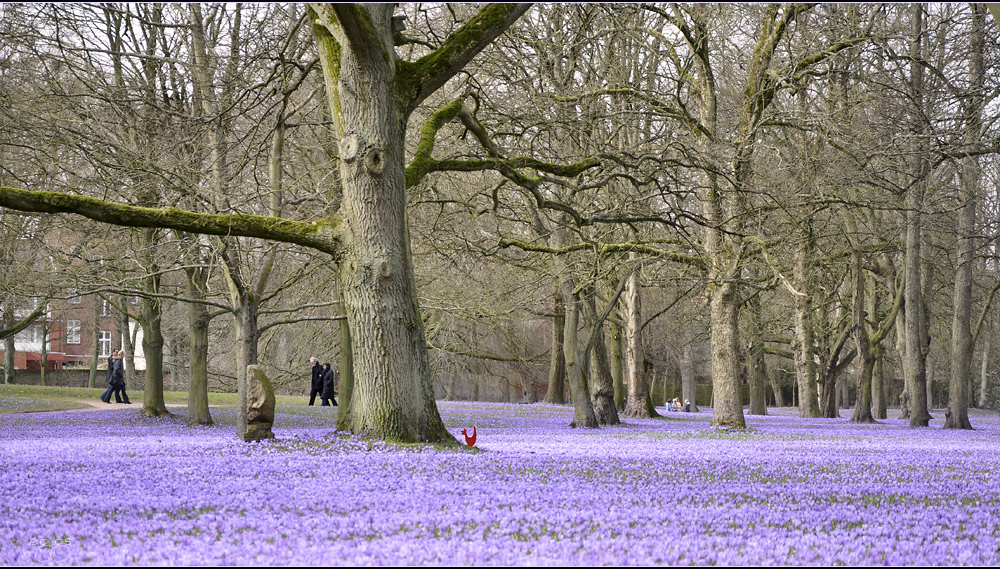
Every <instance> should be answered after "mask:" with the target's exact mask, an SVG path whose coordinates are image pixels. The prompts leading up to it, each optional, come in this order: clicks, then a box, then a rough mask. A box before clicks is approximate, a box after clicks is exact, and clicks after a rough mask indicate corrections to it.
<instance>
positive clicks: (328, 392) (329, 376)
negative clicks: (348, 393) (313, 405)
mask: <svg viewBox="0 0 1000 569" xmlns="http://www.w3.org/2000/svg"><path fill="white" fill-rule="evenodd" d="M334 380H335V377H334V375H333V369H332V368H331V367H330V363H329V362H327V363H325V364H323V393H321V394H320V398H321V399H322V400H323V407H329V406H330V400H331V399H332V400H333V406H334V407H336V406H337V400H336V399H334V397H333V396H334V392H333V388H334Z"/></svg>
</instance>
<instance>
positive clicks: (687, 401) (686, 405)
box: [684, 399, 691, 413]
mask: <svg viewBox="0 0 1000 569" xmlns="http://www.w3.org/2000/svg"><path fill="white" fill-rule="evenodd" d="M684 412H685V413H690V412H691V400H690V399H685V400H684Z"/></svg>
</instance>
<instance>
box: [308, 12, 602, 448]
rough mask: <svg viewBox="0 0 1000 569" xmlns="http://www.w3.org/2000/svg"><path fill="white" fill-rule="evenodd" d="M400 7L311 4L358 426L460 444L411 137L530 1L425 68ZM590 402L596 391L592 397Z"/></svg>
mask: <svg viewBox="0 0 1000 569" xmlns="http://www.w3.org/2000/svg"><path fill="white" fill-rule="evenodd" d="M393 8H394V6H393V5H392V4H380V5H378V4H369V5H364V6H359V5H349V4H332V5H311V6H310V9H311V10H312V11H313V16H314V18H313V22H314V25H313V32H314V36H315V38H316V41H317V44H318V47H319V54H320V60H321V63H322V65H323V72H324V80H325V86H326V91H327V97H328V99H329V102H330V113H331V117H332V119H333V122H334V128H335V130H336V132H337V135H338V136H339V137H340V158H341V162H340V178H341V182H342V186H343V202H342V208H341V216H342V218H343V222H344V225H345V233H346V238H345V243H344V250H343V252H342V253H341V254H340V255H339V258H338V259H337V260H338V262H339V264H340V274H341V277H340V282H341V284H342V286H343V295H344V301H345V305H346V308H347V321H348V323H349V325H350V329H351V352H352V356H353V359H354V395H353V401H352V405H351V420H350V422H351V431H352V432H354V433H358V434H368V435H373V436H376V437H378V438H382V439H387V440H397V441H452V442H454V441H455V439H454V438H453V437H452V436H451V435H450V434H449V433H448V431H447V429H446V428H445V426H444V423H443V422H442V421H441V417H440V415H439V414H438V410H437V406H436V404H435V402H434V388H433V383H432V379H431V373H430V365H429V361H428V355H427V342H426V338H425V332H424V327H423V321H422V320H421V317H420V309H419V306H418V305H417V294H416V283H415V281H414V277H413V259H412V253H411V251H410V238H409V233H408V231H407V227H406V192H405V188H406V185H405V183H406V182H405V175H404V168H405V164H404V158H405V156H404V147H405V145H404V144H403V142H404V140H405V139H406V125H407V121H408V119H409V115H410V113H411V112H412V111H413V110H414V109H415V108H416V107H417V105H419V104H420V102H422V101H423V100H424V99H426V98H427V97H428V96H430V94H432V93H433V92H434V91H436V90H437V89H438V88H440V87H441V86H442V85H444V84H445V83H446V82H447V81H448V79H450V78H451V77H453V76H454V75H455V74H457V73H458V72H459V71H461V69H462V68H463V67H464V66H465V65H466V64H467V63H468V62H469V61H470V60H471V59H472V58H473V57H474V56H475V55H476V54H477V53H478V52H479V51H481V50H482V49H483V48H484V47H485V46H487V45H489V44H490V43H491V42H492V41H493V40H494V39H495V38H496V37H497V36H499V35H500V34H501V33H502V32H503V31H504V30H505V29H506V28H507V27H508V26H509V25H510V24H511V23H513V22H514V20H516V19H517V18H518V17H520V15H521V14H523V13H524V12H525V11H526V10H527V6H509V5H499V4H497V5H487V6H486V7H484V8H482V10H480V12H479V13H478V14H477V15H476V16H475V17H474V18H473V19H472V20H470V21H469V22H468V23H467V24H466V25H464V26H462V28H460V29H459V30H456V31H455V33H453V34H452V35H451V36H449V38H448V39H447V40H446V41H445V43H444V44H443V45H442V46H441V47H440V48H438V49H437V50H435V51H434V52H432V53H430V54H428V55H427V56H425V57H423V58H421V59H420V60H419V61H418V62H416V63H408V62H403V61H399V60H398V59H397V56H396V51H395V47H394V44H393V31H392V27H393V25H392V16H393ZM586 403H587V405H588V406H589V404H590V399H589V397H588V398H587V401H586Z"/></svg>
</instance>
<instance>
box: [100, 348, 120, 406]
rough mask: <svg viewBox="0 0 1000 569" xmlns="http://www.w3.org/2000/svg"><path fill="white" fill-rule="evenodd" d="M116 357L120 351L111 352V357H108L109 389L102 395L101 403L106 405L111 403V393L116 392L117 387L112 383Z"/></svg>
mask: <svg viewBox="0 0 1000 569" xmlns="http://www.w3.org/2000/svg"><path fill="white" fill-rule="evenodd" d="M116 355H118V350H111V355H110V356H108V378H107V381H108V389H107V391H105V392H104V393H103V394H102V395H101V401H103V402H105V403H111V393H112V392H113V391H114V390H115V385H114V383H112V382H111V377H112V375H113V373H114V371H115V356H116ZM119 403H121V401H119Z"/></svg>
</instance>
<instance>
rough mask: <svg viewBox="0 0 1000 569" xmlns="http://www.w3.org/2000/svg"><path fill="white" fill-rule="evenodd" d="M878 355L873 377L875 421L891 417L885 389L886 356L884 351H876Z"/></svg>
mask: <svg viewBox="0 0 1000 569" xmlns="http://www.w3.org/2000/svg"><path fill="white" fill-rule="evenodd" d="M876 353H877V354H878V355H877V356H876V358H875V370H874V375H873V376H872V407H873V409H872V413H873V414H874V417H875V419H887V418H888V417H889V413H888V410H887V409H886V407H887V406H886V399H887V397H886V389H885V354H884V353H883V351H882V349H881V348H879V349H878V350H876Z"/></svg>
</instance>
